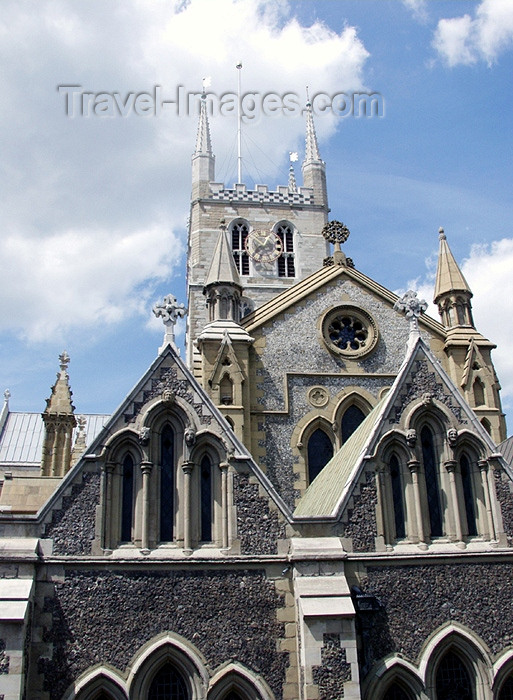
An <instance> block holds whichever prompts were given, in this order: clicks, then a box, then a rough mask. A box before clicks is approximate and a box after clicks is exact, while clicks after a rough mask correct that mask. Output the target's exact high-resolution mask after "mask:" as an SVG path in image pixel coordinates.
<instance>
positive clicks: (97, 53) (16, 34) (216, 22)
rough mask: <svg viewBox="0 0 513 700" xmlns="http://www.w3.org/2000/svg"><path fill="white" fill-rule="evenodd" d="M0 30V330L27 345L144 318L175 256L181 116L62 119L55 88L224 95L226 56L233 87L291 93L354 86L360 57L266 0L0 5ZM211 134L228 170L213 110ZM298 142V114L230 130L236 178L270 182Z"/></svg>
mask: <svg viewBox="0 0 513 700" xmlns="http://www.w3.org/2000/svg"><path fill="white" fill-rule="evenodd" d="M292 8H293V6H292ZM248 27H251V32H248ZM0 38H1V41H0V62H1V64H2V68H3V70H2V72H0V87H1V88H2V94H3V95H4V99H3V100H2V103H1V104H0V128H1V130H2V133H3V134H4V149H3V154H2V163H1V164H0V193H1V194H0V212H2V214H1V216H2V240H1V243H0V260H2V263H1V267H2V281H3V284H2V286H1V288H0V308H1V309H3V312H1V313H0V330H2V331H3V332H4V333H5V332H11V333H15V334H16V335H17V336H18V337H22V338H26V339H30V340H35V339H37V340H42V339H45V338H46V339H49V338H51V337H52V335H54V334H55V333H61V334H63V336H65V335H66V332H68V331H72V330H73V329H74V328H77V326H80V328H82V329H86V328H87V327H90V328H93V327H94V326H95V324H97V323H98V320H101V322H102V323H111V324H113V323H116V322H117V320H118V319H121V318H123V319H124V320H126V319H127V318H129V317H130V316H134V317H135V316H136V315H137V314H138V313H139V312H140V311H141V307H142V306H145V305H146V306H145V308H146V312H148V311H149V309H148V306H149V305H150V302H151V301H153V300H152V299H151V290H152V289H153V288H154V286H155V285H154V282H155V280H156V279H158V280H162V279H164V278H167V279H168V280H169V278H170V276H171V274H172V272H173V270H174V269H175V268H174V267H173V266H174V265H176V263H177V261H178V260H179V259H180V255H181V253H182V250H183V247H184V239H185V218H186V215H187V211H188V203H189V194H190V156H191V153H192V150H193V147H194V142H195V135H196V127H197V119H196V116H195V115H194V116H192V117H187V116H178V115H177V114H175V113H174V111H173V109H172V108H167V110H163V111H162V113H161V115H160V117H141V116H135V115H134V114H132V116H129V117H127V118H122V117H98V116H90V117H88V118H82V117H75V118H74V119H70V118H67V117H66V116H65V105H64V96H63V95H62V94H59V92H58V91H57V86H58V85H63V84H78V85H82V86H83V87H84V89H86V90H90V91H91V92H102V91H106V92H109V93H112V92H114V91H118V92H120V93H121V95H122V96H124V95H125V94H126V93H127V92H140V91H148V90H152V89H153V86H154V85H156V84H157V85H161V86H162V91H163V94H164V97H165V98H166V99H173V97H174V95H175V94H176V88H177V86H178V85H183V86H184V88H185V90H188V91H193V90H198V91H199V90H200V89H201V80H202V78H203V76H205V75H211V76H212V87H211V90H215V91H216V92H219V93H223V92H226V91H235V90H236V85H237V71H236V70H235V64H236V63H237V61H238V60H239V59H240V60H242V63H243V66H244V68H243V74H242V79H243V89H244V90H245V91H257V92H262V93H263V92H269V91H273V92H276V93H279V94H281V93H284V92H296V93H298V95H299V96H300V97H301V100H303V99H304V94H305V86H306V85H307V84H308V85H310V88H311V90H314V91H323V92H327V93H336V92H340V91H349V90H354V89H358V88H361V87H362V86H363V82H364V80H363V68H364V65H365V61H366V59H367V56H368V54H367V51H366V50H365V47H364V46H363V44H362V42H361V41H360V39H359V38H358V36H357V33H356V30H355V29H354V28H353V27H350V26H346V27H345V28H344V29H343V30H342V31H341V32H340V33H339V34H337V33H336V32H334V31H333V30H331V29H330V28H328V27H327V26H326V25H324V24H322V23H321V22H315V23H314V24H313V25H312V26H303V25H301V24H300V23H299V22H298V21H297V20H296V19H294V17H293V16H292V9H291V6H289V4H288V3H286V2H279V3H276V2H274V1H271V0H265V1H260V2H246V1H244V2H241V1H238V0H217V2H215V3H214V2H211V0H191V2H187V3H185V2H178V1H176V2H166V3H155V2H150V0H127V1H126V2H110V3H102V2H88V3H74V4H70V3H68V2H64V0H54V1H53V2H51V3H40V2H39V1H37V0H22V2H19V0H16V1H14V0H12V1H10V2H9V0H4V2H3V3H2V16H1V17H0ZM242 39H243V40H242ZM5 96H8V97H5ZM335 128H336V118H335V117H333V116H332V117H329V116H325V117H322V118H319V119H318V120H317V129H318V134H319V136H320V138H321V140H322V138H325V137H327V136H329V135H330V134H332V133H333V131H334V130H335ZM211 131H212V138H213V145H214V150H215V152H216V154H217V156H218V158H217V163H218V170H217V177H218V179H223V178H224V177H226V178H231V177H233V175H234V173H235V169H236V161H235V158H232V161H231V162H228V161H226V159H225V158H224V157H223V154H225V153H229V152H230V151H233V144H234V143H235V135H236V125H235V119H233V118H229V117H217V118H214V119H212V120H211ZM303 135H304V121H303V118H302V117H301V118H295V119H294V118H288V120H287V123H286V126H285V124H284V119H273V118H267V119H265V121H264V120H263V119H261V120H255V121H254V122H253V123H251V124H250V125H248V126H247V127H245V128H244V139H245V142H246V143H249V142H250V141H251V142H252V143H254V144H255V147H252V158H253V160H250V159H249V158H248V157H247V155H248V148H247V147H246V149H245V152H243V156H244V157H245V171H246V174H248V173H249V175H247V177H246V179H247V180H249V179H250V176H251V175H253V176H254V177H255V179H259V177H260V174H261V175H262V177H265V178H266V180H267V181H272V179H273V178H279V180H280V181H282V182H286V179H287V168H288V154H289V151H295V150H300V152H301V150H302V142H303ZM259 143H260V144H261V145H259ZM264 144H265V148H264V147H263V145H264ZM264 151H265V152H266V153H267V154H275V155H274V162H271V161H270V160H269V158H268V156H267V155H265V156H264ZM223 162H224V166H223ZM257 173H258V175H257ZM283 173H284V174H283ZM172 288H173V286H172V284H170V291H172Z"/></svg>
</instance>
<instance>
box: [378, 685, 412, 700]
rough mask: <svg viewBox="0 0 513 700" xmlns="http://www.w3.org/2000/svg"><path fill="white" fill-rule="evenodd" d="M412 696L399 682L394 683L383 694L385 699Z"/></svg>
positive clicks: (406, 699) (400, 698)
mask: <svg viewBox="0 0 513 700" xmlns="http://www.w3.org/2000/svg"><path fill="white" fill-rule="evenodd" d="M411 698H412V696H411V694H410V693H407V692H406V691H405V690H404V689H403V687H402V685H399V683H392V685H391V686H389V688H388V689H387V691H386V693H385V694H384V695H383V700H411Z"/></svg>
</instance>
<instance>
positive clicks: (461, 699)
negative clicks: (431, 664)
mask: <svg viewBox="0 0 513 700" xmlns="http://www.w3.org/2000/svg"><path fill="white" fill-rule="evenodd" d="M473 697H474V694H473V692H472V682H471V680H470V674H469V672H468V670H467V668H466V666H465V664H464V663H463V661H462V660H461V658H460V657H459V656H458V655H457V654H455V653H454V651H452V650H450V651H448V652H447V653H446V654H444V656H443V657H442V660H441V661H440V663H439V664H438V669H437V671H436V698H437V700H456V699H457V700H473Z"/></svg>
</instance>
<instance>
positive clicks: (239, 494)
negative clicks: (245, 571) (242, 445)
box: [234, 474, 286, 554]
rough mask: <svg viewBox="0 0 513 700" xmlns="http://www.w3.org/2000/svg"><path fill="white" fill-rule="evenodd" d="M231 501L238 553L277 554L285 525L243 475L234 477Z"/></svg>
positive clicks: (256, 487)
mask: <svg viewBox="0 0 513 700" xmlns="http://www.w3.org/2000/svg"><path fill="white" fill-rule="evenodd" d="M234 502H235V505H236V507H237V534H238V537H239V539H240V550H241V554H277V553H278V540H280V539H285V535H286V532H285V524H284V523H281V522H280V519H279V515H278V511H276V510H271V509H270V508H269V503H268V501H267V499H266V498H264V497H263V496H260V495H259V494H258V484H250V483H249V477H248V476H247V475H246V474H237V475H236V476H235V478H234Z"/></svg>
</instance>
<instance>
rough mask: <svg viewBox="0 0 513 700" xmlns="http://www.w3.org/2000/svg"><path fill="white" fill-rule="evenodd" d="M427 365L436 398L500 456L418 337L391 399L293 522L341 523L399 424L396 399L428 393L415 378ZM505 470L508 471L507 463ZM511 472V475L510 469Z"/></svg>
mask: <svg viewBox="0 0 513 700" xmlns="http://www.w3.org/2000/svg"><path fill="white" fill-rule="evenodd" d="M423 359H424V360H427V361H428V363H429V372H430V375H432V376H430V377H429V382H430V387H431V386H432V388H433V390H434V393H435V398H443V395H445V397H449V398H446V399H445V403H446V404H447V405H448V406H449V407H450V408H451V410H452V412H453V413H454V414H455V415H458V416H460V422H462V423H466V424H467V425H468V426H469V427H470V426H471V427H472V430H473V431H474V432H475V433H477V434H478V435H479V437H480V439H481V440H482V442H484V443H485V444H487V445H488V447H489V449H490V452H491V453H495V452H496V447H495V444H494V443H493V441H492V439H491V438H490V436H489V435H488V433H487V432H486V430H485V429H484V428H483V426H482V425H481V423H480V422H479V420H478V419H477V417H476V415H475V414H474V412H473V411H472V409H471V408H470V406H469V405H468V404H467V403H466V401H465V399H464V398H463V396H462V395H461V394H460V392H459V391H458V389H457V388H456V386H455V385H454V384H453V382H452V380H451V379H450V377H449V375H448V374H447V373H446V372H445V370H444V369H443V367H442V366H441V364H440V363H439V361H438V360H437V359H436V358H435V356H434V355H433V353H432V352H431V350H430V349H429V347H428V346H427V345H426V343H425V342H424V341H423V340H422V338H420V337H417V338H416V340H415V341H414V342H411V343H410V344H409V348H408V350H407V354H406V357H405V360H404V362H403V364H402V366H401V368H400V370H399V372H398V374H397V377H396V379H395V380H394V383H393V385H392V387H391V389H390V391H389V393H388V394H387V395H386V396H385V398H384V399H382V401H381V402H380V403H378V405H377V406H375V407H374V409H373V410H372V411H371V413H369V415H368V416H367V417H366V419H365V420H364V421H363V423H362V424H361V425H360V426H359V427H358V429H357V430H356V431H355V432H354V433H353V435H352V436H351V437H350V438H349V440H348V441H347V442H346V443H345V444H344V445H342V447H341V449H340V450H339V451H338V452H337V453H336V454H335V455H334V456H333V458H332V459H331V460H330V461H329V462H328V464H327V465H326V466H325V467H324V469H323V470H322V471H321V472H320V474H319V475H318V476H317V477H316V478H315V479H314V481H313V482H312V484H311V485H310V486H309V487H308V489H307V490H306V492H305V494H304V496H303V498H302V499H301V500H300V502H299V504H298V505H297V507H296V510H295V511H294V517H295V518H301V519H303V518H316V519H322V520H326V519H327V520H333V519H338V518H340V516H341V514H342V512H343V511H344V509H345V507H346V505H347V502H348V500H349V498H350V497H351V494H352V492H353V489H354V488H355V486H356V484H357V482H358V480H359V478H360V475H361V473H362V471H363V469H364V466H365V461H366V460H367V459H369V458H371V457H372V456H374V454H375V451H376V448H377V445H378V442H379V440H380V439H381V437H382V436H383V435H384V434H385V433H386V432H388V431H389V430H390V427H391V424H393V423H396V422H397V410H396V403H397V401H398V399H400V398H402V397H410V398H411V400H413V399H414V398H417V397H418V396H421V395H422V393H423V392H425V391H426V387H425V378H426V377H425V375H424V376H422V378H419V379H418V382H419V386H418V387H415V382H416V381H417V379H416V376H417V375H416V374H415V373H413V372H412V370H413V368H414V365H415V363H416V362H417V361H419V360H423ZM417 389H418V391H417ZM501 461H502V462H503V460H501ZM503 466H504V467H506V463H505V462H504V463H503ZM507 471H508V473H510V470H509V469H507ZM510 476H511V474H510Z"/></svg>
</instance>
